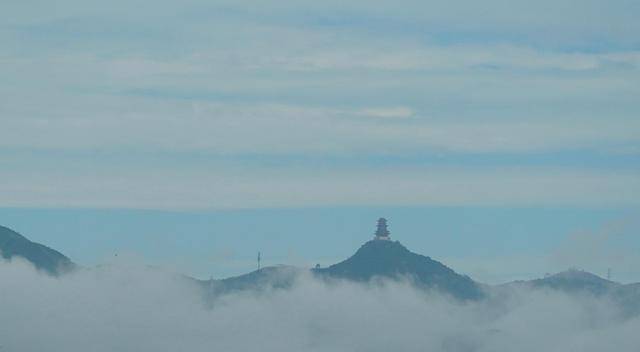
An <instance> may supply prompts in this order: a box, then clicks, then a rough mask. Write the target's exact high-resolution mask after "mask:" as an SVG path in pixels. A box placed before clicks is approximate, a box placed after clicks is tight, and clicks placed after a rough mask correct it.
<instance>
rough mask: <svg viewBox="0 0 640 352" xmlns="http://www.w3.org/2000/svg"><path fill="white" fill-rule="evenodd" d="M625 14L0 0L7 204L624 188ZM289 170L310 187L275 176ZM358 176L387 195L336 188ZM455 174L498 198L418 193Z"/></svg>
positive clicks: (630, 131)
mask: <svg viewBox="0 0 640 352" xmlns="http://www.w3.org/2000/svg"><path fill="white" fill-rule="evenodd" d="M638 14H640V8H639V5H638V3H637V1H631V0H629V1H627V0H616V1H600V0H590V1H569V0H564V1H546V0H545V1H536V2H532V1H515V2H514V1H512V2H509V3H508V4H506V3H504V2H502V1H482V2H478V1H455V2H451V1H449V2H446V3H445V2H437V1H394V2H384V1H366V2H365V1H349V3H348V4H344V3H343V2H334V1H323V2H322V3H318V2H311V1H264V2H260V3H259V4H256V3H246V4H245V3H242V2H238V1H214V2H210V1H185V2H180V3H179V4H177V3H174V2H164V1H155V2H153V4H150V3H148V2H145V1H134V2H131V1H126V2H124V1H114V2H109V4H108V5H105V4H101V3H97V2H96V3H92V2H87V1H56V2H55V4H54V3H50V2H40V1H26V2H20V3H16V2H14V3H12V4H8V5H7V6H5V8H4V9H3V11H2V14H0V20H1V21H0V23H1V25H0V40H1V41H2V43H3V45H2V47H1V48H0V63H1V65H0V78H1V80H0V81H1V82H2V83H0V95H1V96H2V97H3V99H2V100H1V101H0V127H1V128H0V181H2V182H0V184H2V185H3V186H4V187H2V188H0V199H1V200H0V205H1V206H90V207H133V208H140V207H144V208H172V209H185V208H229V207H232V208H237V207H240V208H243V207H256V206H259V207H264V206H266V207H273V206H300V205H304V206H313V205H361V204H367V205H380V204H381V203H382V202H381V199H391V201H392V202H393V203H398V204H435V205H440V204H478V203H481V204H483V203H486V204H496V203H499V204H508V205H522V204H542V205H547V204H550V203H552V204H557V203H561V204H578V203H579V204H583V205H589V206H592V205H602V204H612V203H614V204H619V205H628V204H629V203H633V204H636V205H637V204H638V200H637V199H638V197H630V196H629V195H631V194H638V191H637V188H638V187H639V182H640V181H639V180H640V176H639V174H638V173H639V170H638V168H637V167H634V166H633V165H640V163H638V157H639V155H640V153H639V151H640V123H639V122H638V117H637V116H638V111H640V109H639V108H640V107H639V105H638V99H637V97H638V96H640V86H639V85H638V84H637V83H636V82H638V81H639V80H640V75H639V72H640V42H639V41H638V37H637V35H635V34H636V33H638V32H640V28H639V25H638V21H637V16H638ZM51 160H55V162H56V164H59V165H51ZM303 161H304V162H303ZM230 163H231V164H234V163H235V164H236V165H238V164H240V165H242V167H230V165H229V164H230ZM399 164H400V167H397V166H398V165H399ZM532 167H534V168H536V170H534V171H532V172H530V171H529V170H530V168H532ZM486 168H494V169H493V170H494V171H492V174H491V175H488V174H487V171H486ZM514 168H515V169H519V170H520V171H518V172H516V174H518V175H516V176H513V173H512V172H511V171H509V172H506V173H503V172H501V171H495V170H502V169H508V170H512V169H514ZM378 169H382V170H383V171H382V172H381V173H382V174H383V175H388V174H389V173H392V174H393V177H392V178H393V179H390V178H389V177H387V176H382V177H381V178H378V177H377V176H374V175H375V174H377V172H376V170H378ZM94 170H101V171H100V172H97V171H94ZM150 170H153V171H150ZM175 170H180V171H179V173H178V174H176V171H175ZM54 172H55V173H56V177H50V176H45V175H49V174H51V173H54ZM318 174H327V175H330V176H329V177H323V178H322V181H321V183H322V184H321V185H317V184H316V183H317V181H316V180H315V179H314V177H315V176H314V175H318ZM519 174H525V175H526V176H524V175H519ZM247 175H250V176H247ZM274 175H275V176H277V177H274ZM434 175H435V176H434ZM440 175H446V176H444V177H441V176H440ZM568 175H569V176H568ZM486 178H490V179H491V182H490V184H488V183H486V182H484V181H482V180H484V179H486ZM523 178H524V179H523ZM194 179H197V180H200V181H195V182H193V181H192V180H194ZM238 179H243V181H242V187H241V188H242V189H246V190H247V191H246V192H243V191H241V190H240V191H239V190H235V187H236V186H234V182H232V181H229V180H238ZM292 179H293V180H297V181H298V182H300V183H304V184H309V185H313V186H316V187H317V189H312V187H311V186H310V187H306V188H305V189H304V190H303V191H300V189H297V188H296V187H295V182H294V186H293V188H292V189H289V190H288V192H282V191H281V192H277V193H275V194H272V193H271V190H272V189H277V190H287V189H288V187H289V185H291V184H292V183H291V180H292ZM353 179H358V180H363V182H364V183H365V184H369V185H371V186H373V187H374V188H375V189H376V192H379V193H380V194H378V195H374V196H360V191H358V190H355V191H352V192H351V193H349V192H347V193H345V188H349V189H350V188H352V186H351V184H352V183H353ZM449 179H455V180H458V182H459V183H460V184H465V185H467V184H468V185H470V186H469V187H470V188H472V189H473V188H476V187H479V188H481V189H483V190H486V191H487V193H491V194H496V196H488V197H487V198H483V197H476V196H460V195H459V194H457V193H456V192H455V191H451V192H449V191H443V192H440V193H439V194H433V192H431V191H429V190H428V189H430V188H432V187H433V188H437V189H442V190H448V189H449V188H450V186H449V185H447V182H446V180H449ZM477 179H480V180H481V181H479V182H480V183H481V184H482V185H481V186H476V185H475V183H476V180H477ZM567 179H571V180H573V181H574V182H575V188H576V189H572V190H569V191H567V192H558V190H563V189H565V188H566V187H565V186H566V184H567ZM265 180H266V181H265ZM418 180H422V181H418ZM594 180H596V181H594ZM318 182H319V181H318ZM358 182H359V181H358ZM398 182H400V183H404V186H400V187H401V188H409V187H411V188H412V189H413V190H416V192H415V193H412V194H409V193H407V192H404V191H402V190H400V191H399V192H395V189H394V188H395V187H396V186H397V185H398ZM203 183H206V187H204V186H203V185H202V184H203ZM595 184H597V186H595ZM71 185H75V186H71ZM541 185H544V186H541ZM594 187H595V188H600V187H602V188H604V189H614V191H613V192H595V191H593V189H594ZM570 188H571V187H570ZM203 189H206V191H204V192H203ZM529 189H534V190H536V191H535V192H528V191H527V190H529ZM161 190H167V193H166V194H158V193H162V192H159V191H161ZM229 190H234V191H233V192H231V191H229ZM75 193H81V194H82V196H78V195H75ZM292 193H295V196H292V195H291V194H292ZM471 193H473V192H471ZM194 194H195V196H194ZM198 194H201V195H202V196H201V197H198V196H197V195H198ZM511 194H516V195H515V196H512V195H511ZM66 195H68V196H66ZM201 198H205V199H201Z"/></svg>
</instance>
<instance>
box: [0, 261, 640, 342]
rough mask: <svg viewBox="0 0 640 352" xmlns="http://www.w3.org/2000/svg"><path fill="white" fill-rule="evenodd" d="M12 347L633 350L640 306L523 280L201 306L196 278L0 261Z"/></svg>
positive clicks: (299, 293)
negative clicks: (483, 294)
mask: <svg viewBox="0 0 640 352" xmlns="http://www.w3.org/2000/svg"><path fill="white" fill-rule="evenodd" d="M0 276H1V277H2V278H3V280H4V281H5V282H8V283H10V284H9V285H5V286H4V287H3V294H2V300H0V310H1V311H2V312H3V314H2V315H0V326H2V329H0V341H2V342H1V344H2V347H3V349H6V350H9V351H18V350H19V351H24V352H32V351H33V352H35V351H42V350H51V351H63V350H64V351H71V352H75V351H86V350H92V351H96V352H100V351H113V350H120V351H139V352H146V351H175V350H181V351H193V352H197V351H211V350H220V351H230V352H231V351H248V350H261V351H285V352H286V351H302V350H304V351H327V352H328V351H358V350H363V351H387V350H390V349H394V350H402V351H424V350H429V351H435V352H440V351H443V352H445V351H446V352H450V351H460V352H462V351H478V352H482V351H498V352H500V351H513V350H514V349H517V350H519V351H523V352H527V351H540V350H541V349H544V350H545V351H558V352H559V351H566V350H580V351H585V352H589V351H603V350H607V349H608V348H610V346H612V345H615V346H616V350H617V351H620V352H625V351H635V350H636V349H637V346H638V344H639V343H640V340H639V337H638V334H637V330H638V328H640V325H639V324H640V320H638V318H635V319H629V320H625V319H622V318H621V317H619V316H618V314H617V311H616V310H615V308H614V307H613V306H612V305H611V303H610V302H608V301H607V300H605V299H603V300H600V301H598V300H595V299H589V298H584V297H582V298H581V297H570V296H567V295H563V294H559V293H550V292H520V293H517V294H513V295H512V296H506V297H501V298H500V299H497V300H488V301H486V302H480V303H469V304H460V303H456V302H452V301H450V300H448V299H447V298H445V297H440V296H438V295H435V294H429V293H422V292H418V291H416V290H413V289H411V288H410V287H408V286H405V285H403V284H398V283H395V284H394V283H387V284H386V285H384V286H371V287H367V286H361V285H355V284H347V283H343V284H338V285H326V284H323V283H321V282H317V281H314V280H312V279H310V278H301V280H299V281H298V283H297V285H296V286H294V288H293V289H292V290H290V291H276V292H270V293H267V294H263V295H251V294H240V295H230V296H226V297H224V298H222V299H220V300H218V301H216V302H215V304H214V306H213V308H212V309H210V310H209V309H206V305H205V303H204V301H203V299H202V296H201V295H200V294H199V293H198V291H196V289H195V287H193V286H191V285H190V284H189V283H187V282H185V281H183V280H181V279H180V278H178V277H175V276H170V275H165V274H163V273H161V272H158V271H154V270H150V269H148V268H144V267H141V266H136V265H131V264H127V263H123V262H120V263H114V264H113V265H111V266H107V267H102V268H99V269H94V270H91V271H80V272H78V273H76V274H73V275H70V276H65V277H62V278H57V279H56V278H50V277H46V276H42V275H38V274H36V273H35V272H34V271H33V269H32V268H30V267H29V266H27V265H26V264H24V263H21V262H14V263H13V264H6V263H0Z"/></svg>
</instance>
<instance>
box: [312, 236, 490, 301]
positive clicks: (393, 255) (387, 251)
mask: <svg viewBox="0 0 640 352" xmlns="http://www.w3.org/2000/svg"><path fill="white" fill-rule="evenodd" d="M313 272H314V273H315V274H316V275H318V276H320V277H324V278H333V279H346V280H352V281H358V282H367V281H371V280H375V279H408V280H409V281H410V282H411V283H412V284H414V285H415V286H417V287H419V288H424V289H434V290H437V291H440V292H443V293H446V294H450V295H452V296H453V297H456V298H459V299H463V300H467V299H478V298H481V297H483V295H484V294H483V290H482V289H481V287H480V286H479V285H478V284H477V283H476V282H475V281H473V280H472V279H471V278H469V277H468V276H464V275H460V274H458V273H456V272H455V271H453V270H452V269H450V268H448V267H447V266H445V265H444V264H442V263H440V262H438V261H435V260H433V259H431V258H429V257H426V256H423V255H420V254H416V253H413V252H411V251H409V250H408V249H407V248H406V247H404V246H403V245H402V244H400V242H397V241H395V242H393V241H390V240H372V241H369V242H367V243H365V244H364V245H362V247H360V249H358V251H357V252H356V253H355V254H354V255H353V256H351V257H350V258H348V259H346V260H344V261H342V262H340V263H337V264H334V265H331V266H330V267H328V268H323V269H314V270H313Z"/></svg>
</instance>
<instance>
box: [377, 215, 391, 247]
mask: <svg viewBox="0 0 640 352" xmlns="http://www.w3.org/2000/svg"><path fill="white" fill-rule="evenodd" d="M389 235H390V233H389V229H387V219H385V218H380V219H378V229H377V230H376V236H375V237H374V240H376V241H390V240H391V237H389Z"/></svg>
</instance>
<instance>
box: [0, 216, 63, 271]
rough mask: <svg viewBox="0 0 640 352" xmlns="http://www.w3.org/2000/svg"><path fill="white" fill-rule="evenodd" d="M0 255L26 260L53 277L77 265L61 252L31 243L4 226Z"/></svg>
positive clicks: (1, 234) (6, 257) (0, 231)
mask: <svg viewBox="0 0 640 352" xmlns="http://www.w3.org/2000/svg"><path fill="white" fill-rule="evenodd" d="M0 255H1V256H2V258H4V259H12V258H14V257H21V258H24V259H26V260H27V261H29V262H30V263H32V264H33V265H34V266H35V267H36V268H37V269H38V270H42V271H44V272H46V273H48V274H51V275H59V274H62V273H64V272H67V271H69V270H71V269H73V268H74V267H75V264H73V262H72V261H71V260H70V259H69V258H67V257H65V256H64V255H63V254H61V253H60V252H58V251H55V250H53V249H51V248H49V247H47V246H44V245H42V244H39V243H35V242H31V241H29V240H28V239H26V238H25V237H24V236H22V235H20V234H19V233H17V232H15V231H13V230H11V229H9V228H7V227H4V226H0Z"/></svg>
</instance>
